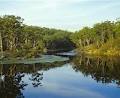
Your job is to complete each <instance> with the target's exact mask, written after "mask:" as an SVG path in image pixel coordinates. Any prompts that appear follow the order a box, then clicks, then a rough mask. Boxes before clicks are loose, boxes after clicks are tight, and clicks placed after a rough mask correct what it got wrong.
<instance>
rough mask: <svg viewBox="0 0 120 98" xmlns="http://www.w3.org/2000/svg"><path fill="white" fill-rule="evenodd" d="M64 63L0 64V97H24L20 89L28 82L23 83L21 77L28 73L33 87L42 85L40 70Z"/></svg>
mask: <svg viewBox="0 0 120 98" xmlns="http://www.w3.org/2000/svg"><path fill="white" fill-rule="evenodd" d="M64 63H65V62H59V63H50V64H49V63H47V64H32V65H21V64H20V65H19V64H17V65H15V64H14V65H11V64H10V65H0V98H24V96H23V94H22V90H24V89H25V87H26V86H27V85H29V83H25V81H23V79H22V78H24V77H25V76H26V75H29V74H30V77H29V80H30V81H31V83H32V85H33V87H38V86H42V83H41V81H42V79H43V72H42V70H49V69H50V68H55V67H60V66H62V65H64ZM38 71H39V72H38Z"/></svg>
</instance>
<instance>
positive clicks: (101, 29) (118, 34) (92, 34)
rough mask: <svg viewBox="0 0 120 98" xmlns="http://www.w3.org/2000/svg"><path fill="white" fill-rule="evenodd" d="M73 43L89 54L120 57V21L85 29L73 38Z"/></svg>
mask: <svg viewBox="0 0 120 98" xmlns="http://www.w3.org/2000/svg"><path fill="white" fill-rule="evenodd" d="M71 40H72V42H74V44H75V45H76V47H77V48H79V50H80V51H83V52H85V53H87V54H95V55H111V56H113V55H114V56H116V55H117V56H119V55H120V21H119V20H116V21H104V22H101V23H97V24H95V25H94V26H93V27H84V28H82V29H81V30H80V31H77V32H75V33H74V34H72V36H71Z"/></svg>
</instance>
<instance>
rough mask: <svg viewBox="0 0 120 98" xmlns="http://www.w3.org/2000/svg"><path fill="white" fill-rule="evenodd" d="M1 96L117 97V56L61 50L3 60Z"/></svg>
mask: <svg viewBox="0 0 120 98" xmlns="http://www.w3.org/2000/svg"><path fill="white" fill-rule="evenodd" d="M58 55H59V56H58ZM69 56H70V57H69ZM0 98H120V59H119V58H118V57H95V56H86V55H76V56H74V55H71V53H67V54H66V53H63V54H61V53H60V54H57V56H55V55H43V56H42V57H40V58H31V59H27V60H15V59H11V60H2V61H0Z"/></svg>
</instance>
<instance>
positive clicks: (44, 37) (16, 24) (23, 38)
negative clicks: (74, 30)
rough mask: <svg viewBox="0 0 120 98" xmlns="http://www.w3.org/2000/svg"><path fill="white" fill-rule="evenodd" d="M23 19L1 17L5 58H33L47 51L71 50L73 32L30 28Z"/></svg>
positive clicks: (8, 16)
mask: <svg viewBox="0 0 120 98" xmlns="http://www.w3.org/2000/svg"><path fill="white" fill-rule="evenodd" d="M23 20H24V19H22V18H21V17H18V16H14V15H4V16H1V17H0V49H1V55H2V56H3V57H6V56H7V57H8V56H15V57H16V56H24V55H26V56H28V57H29V56H31V55H35V54H37V53H36V52H39V53H44V52H47V51H61V50H71V49H72V48H73V43H72V42H71V40H70V36H71V32H68V31H63V30H56V29H49V28H45V27H43V28H42V27H38V26H28V25H25V24H24V23H23Z"/></svg>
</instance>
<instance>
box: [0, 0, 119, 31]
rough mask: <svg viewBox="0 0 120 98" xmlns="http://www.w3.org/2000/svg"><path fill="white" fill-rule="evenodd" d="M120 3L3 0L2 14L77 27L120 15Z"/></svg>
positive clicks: (0, 1) (115, 0) (42, 23)
mask: <svg viewBox="0 0 120 98" xmlns="http://www.w3.org/2000/svg"><path fill="white" fill-rule="evenodd" d="M119 6H120V1H119V0H0V15H4V14H14V15H18V16H21V17H23V18H24V19H25V23H27V24H33V25H40V26H47V27H54V28H61V29H68V30H77V29H78V28H80V26H81V27H82V26H85V25H92V24H94V23H96V22H99V21H101V20H106V19H111V18H112V19H113V18H114V19H115V18H118V16H120V13H118V12H119ZM110 9H111V10H110ZM108 16H109V17H108Z"/></svg>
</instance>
